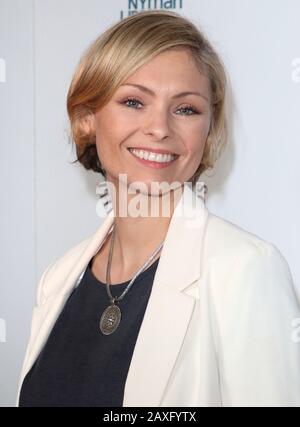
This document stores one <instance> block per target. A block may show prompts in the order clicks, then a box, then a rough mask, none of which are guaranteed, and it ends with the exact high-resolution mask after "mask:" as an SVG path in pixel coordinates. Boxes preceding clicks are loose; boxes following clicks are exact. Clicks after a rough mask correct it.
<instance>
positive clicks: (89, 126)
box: [82, 113, 96, 135]
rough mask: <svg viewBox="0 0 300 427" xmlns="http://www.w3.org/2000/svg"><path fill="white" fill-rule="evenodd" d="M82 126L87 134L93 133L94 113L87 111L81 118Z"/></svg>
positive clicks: (94, 129)
mask: <svg viewBox="0 0 300 427" xmlns="http://www.w3.org/2000/svg"><path fill="white" fill-rule="evenodd" d="M82 127H83V129H84V132H85V133H86V134H87V135H88V134H94V133H95V131H96V128H95V116H94V114H92V113H89V114H87V115H86V116H85V117H84V118H83V119H82Z"/></svg>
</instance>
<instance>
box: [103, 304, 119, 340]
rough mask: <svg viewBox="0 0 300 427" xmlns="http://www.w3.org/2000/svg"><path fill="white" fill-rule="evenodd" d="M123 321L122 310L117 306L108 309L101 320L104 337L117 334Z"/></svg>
mask: <svg viewBox="0 0 300 427" xmlns="http://www.w3.org/2000/svg"><path fill="white" fill-rule="evenodd" d="M120 320H121V310H120V309H119V307H118V306H117V305H115V304H113V305H110V306H109V307H107V308H106V309H105V310H104V311H103V313H102V316H101V319H100V330H101V332H102V333H103V334H104V335H109V334H112V333H113V332H115V330H116V329H117V327H118V326H119V323H120Z"/></svg>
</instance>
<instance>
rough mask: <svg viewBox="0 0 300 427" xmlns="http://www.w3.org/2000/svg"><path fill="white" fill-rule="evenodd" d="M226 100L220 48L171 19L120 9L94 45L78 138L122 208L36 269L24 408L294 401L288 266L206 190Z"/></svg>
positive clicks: (293, 306) (75, 99) (73, 116)
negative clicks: (215, 207)
mask: <svg viewBox="0 0 300 427" xmlns="http://www.w3.org/2000/svg"><path fill="white" fill-rule="evenodd" d="M225 94H226V73H225V70H224V66H223V65H222V62H221V60H220V58H219V57H218V55H217V53H216V52H215V51H214V49H213V48H212V46H211V45H210V43H209V42H208V41H207V39H206V38H205V37H204V35H203V34H201V32H200V31H199V30H198V29H197V28H196V27H195V26H194V25H193V24H192V23H191V22H189V21H188V20H187V19H185V18H183V17H181V16H180V15H178V14H176V13H171V12H163V11H148V12H141V13H139V14H137V15H134V16H131V17H129V18H126V19H124V20H123V21H121V22H119V23H117V24H115V25H114V26H112V27H111V28H109V29H107V30H106V31H105V32H104V33H103V34H102V35H101V36H100V37H99V38H98V39H96V40H95V41H94V42H93V44H92V45H91V46H90V48H89V49H88V50H87V51H86V52H85V53H84V55H83V57H82V58H81V61H80V63H79V65H78V67H77V69H76V72H75V75H74V77H73V81H72V83H71V86H70V89H69V93H68V99H67V106H68V113H69V117H70V121H71V130H72V136H73V139H74V141H75V144H76V149H77V155H78V160H79V161H80V162H81V163H82V164H83V166H84V167H85V168H86V169H92V170H94V171H96V172H100V173H102V174H103V175H104V177H105V179H106V184H107V186H108V190H109V194H110V196H111V202H112V209H111V210H110V211H109V213H108V215H107V217H106V218H105V220H104V221H103V223H102V224H101V226H100V227H99V229H98V230H97V231H96V233H95V234H94V235H92V236H90V237H88V238H87V239H85V240H84V241H82V242H80V243H79V244H78V245H76V246H75V247H74V248H71V249H70V250H69V251H68V252H67V253H66V254H64V256H62V257H61V258H60V259H58V260H56V261H55V262H53V263H52V264H50V265H49V266H48V268H47V269H46V270H45V272H44V273H43V275H42V277H41V280H40V283H39V286H38V291H37V304H36V306H35V308H34V312H33V318H32V328H31V336H30V341H29V344H28V348H27V352H26V356H25V360H24V364H23V368H22V373H21V378H20V384H19V391H18V400H17V402H18V403H17V404H18V405H19V406H140V407H142V406H179V407H180V406H299V403H300V347H299V344H297V343H296V341H295V340H294V339H293V328H292V322H293V321H295V319H297V318H299V317H300V312H299V302H298V300H297V296H296V293H295V289H294V285H293V280H292V277H291V273H290V270H289V267H288V265H287V262H286V260H285V259H284V257H283V256H282V255H281V253H280V252H279V250H278V249H277V248H276V247H275V246H274V245H273V244H272V243H270V242H266V241H264V240H263V239H261V238H259V237H258V236H255V235H254V234H251V233H249V232H247V231H246V230H243V229H241V228H239V227H238V226H237V225H234V224H232V223H231V222H229V221H226V220H225V219H222V218H219V217H217V216H216V215H213V214H212V213H210V212H208V210H207V208H206V206H205V202H204V198H203V197H197V196H196V194H197V190H195V188H196V185H197V182H198V178H199V177H200V175H201V174H202V173H203V172H204V171H205V170H207V169H208V168H211V167H213V165H214V163H215V161H216V160H217V158H218V156H219V155H220V153H221V150H222V147H223V146H224V143H225V141H226V134H227V132H226V120H225V111H224V105H225ZM154 184H158V185H156V186H155V185H154ZM189 184H192V185H189ZM124 210H125V214H124ZM137 212H138V215H137ZM153 212H155V214H153Z"/></svg>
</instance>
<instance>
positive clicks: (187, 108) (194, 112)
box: [179, 105, 200, 116]
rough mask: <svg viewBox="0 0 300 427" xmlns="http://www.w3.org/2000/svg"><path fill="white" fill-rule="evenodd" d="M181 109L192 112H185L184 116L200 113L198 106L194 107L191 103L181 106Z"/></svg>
mask: <svg viewBox="0 0 300 427" xmlns="http://www.w3.org/2000/svg"><path fill="white" fill-rule="evenodd" d="M179 110H181V111H190V112H191V113H192V114H184V116H191V115H193V114H200V113H199V111H198V110H197V109H196V108H194V107H192V106H191V105H187V106H186V107H181V108H179Z"/></svg>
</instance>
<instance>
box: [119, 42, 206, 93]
mask: <svg viewBox="0 0 300 427" xmlns="http://www.w3.org/2000/svg"><path fill="white" fill-rule="evenodd" d="M124 83H140V84H143V85H145V86H147V85H148V86H149V85H150V86H151V85H153V87H154V86H157V87H158V88H159V87H161V89H162V87H164V88H166V87H169V88H170V90H172V88H173V87H174V89H175V88H176V90H177V89H178V88H180V89H184V90H189V89H191V90H192V89H196V88H199V87H201V88H202V89H203V90H204V91H206V94H207V95H208V94H209V80H208V78H207V76H206V75H204V74H203V72H202V71H201V70H200V68H199V65H197V63H196V61H195V59H194V58H193V56H192V54H191V53H190V52H189V51H188V50H187V49H183V48H176V49H175V48H173V49H170V50H167V51H164V52H161V53H159V54H158V55H156V56H155V57H154V58H152V59H150V60H149V61H147V62H146V63H145V64H143V65H142V66H141V67H140V68H138V69H137V70H136V71H135V72H134V73H133V74H131V75H130V76H129V77H128V78H127V79H126V80H125V81H124Z"/></svg>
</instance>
